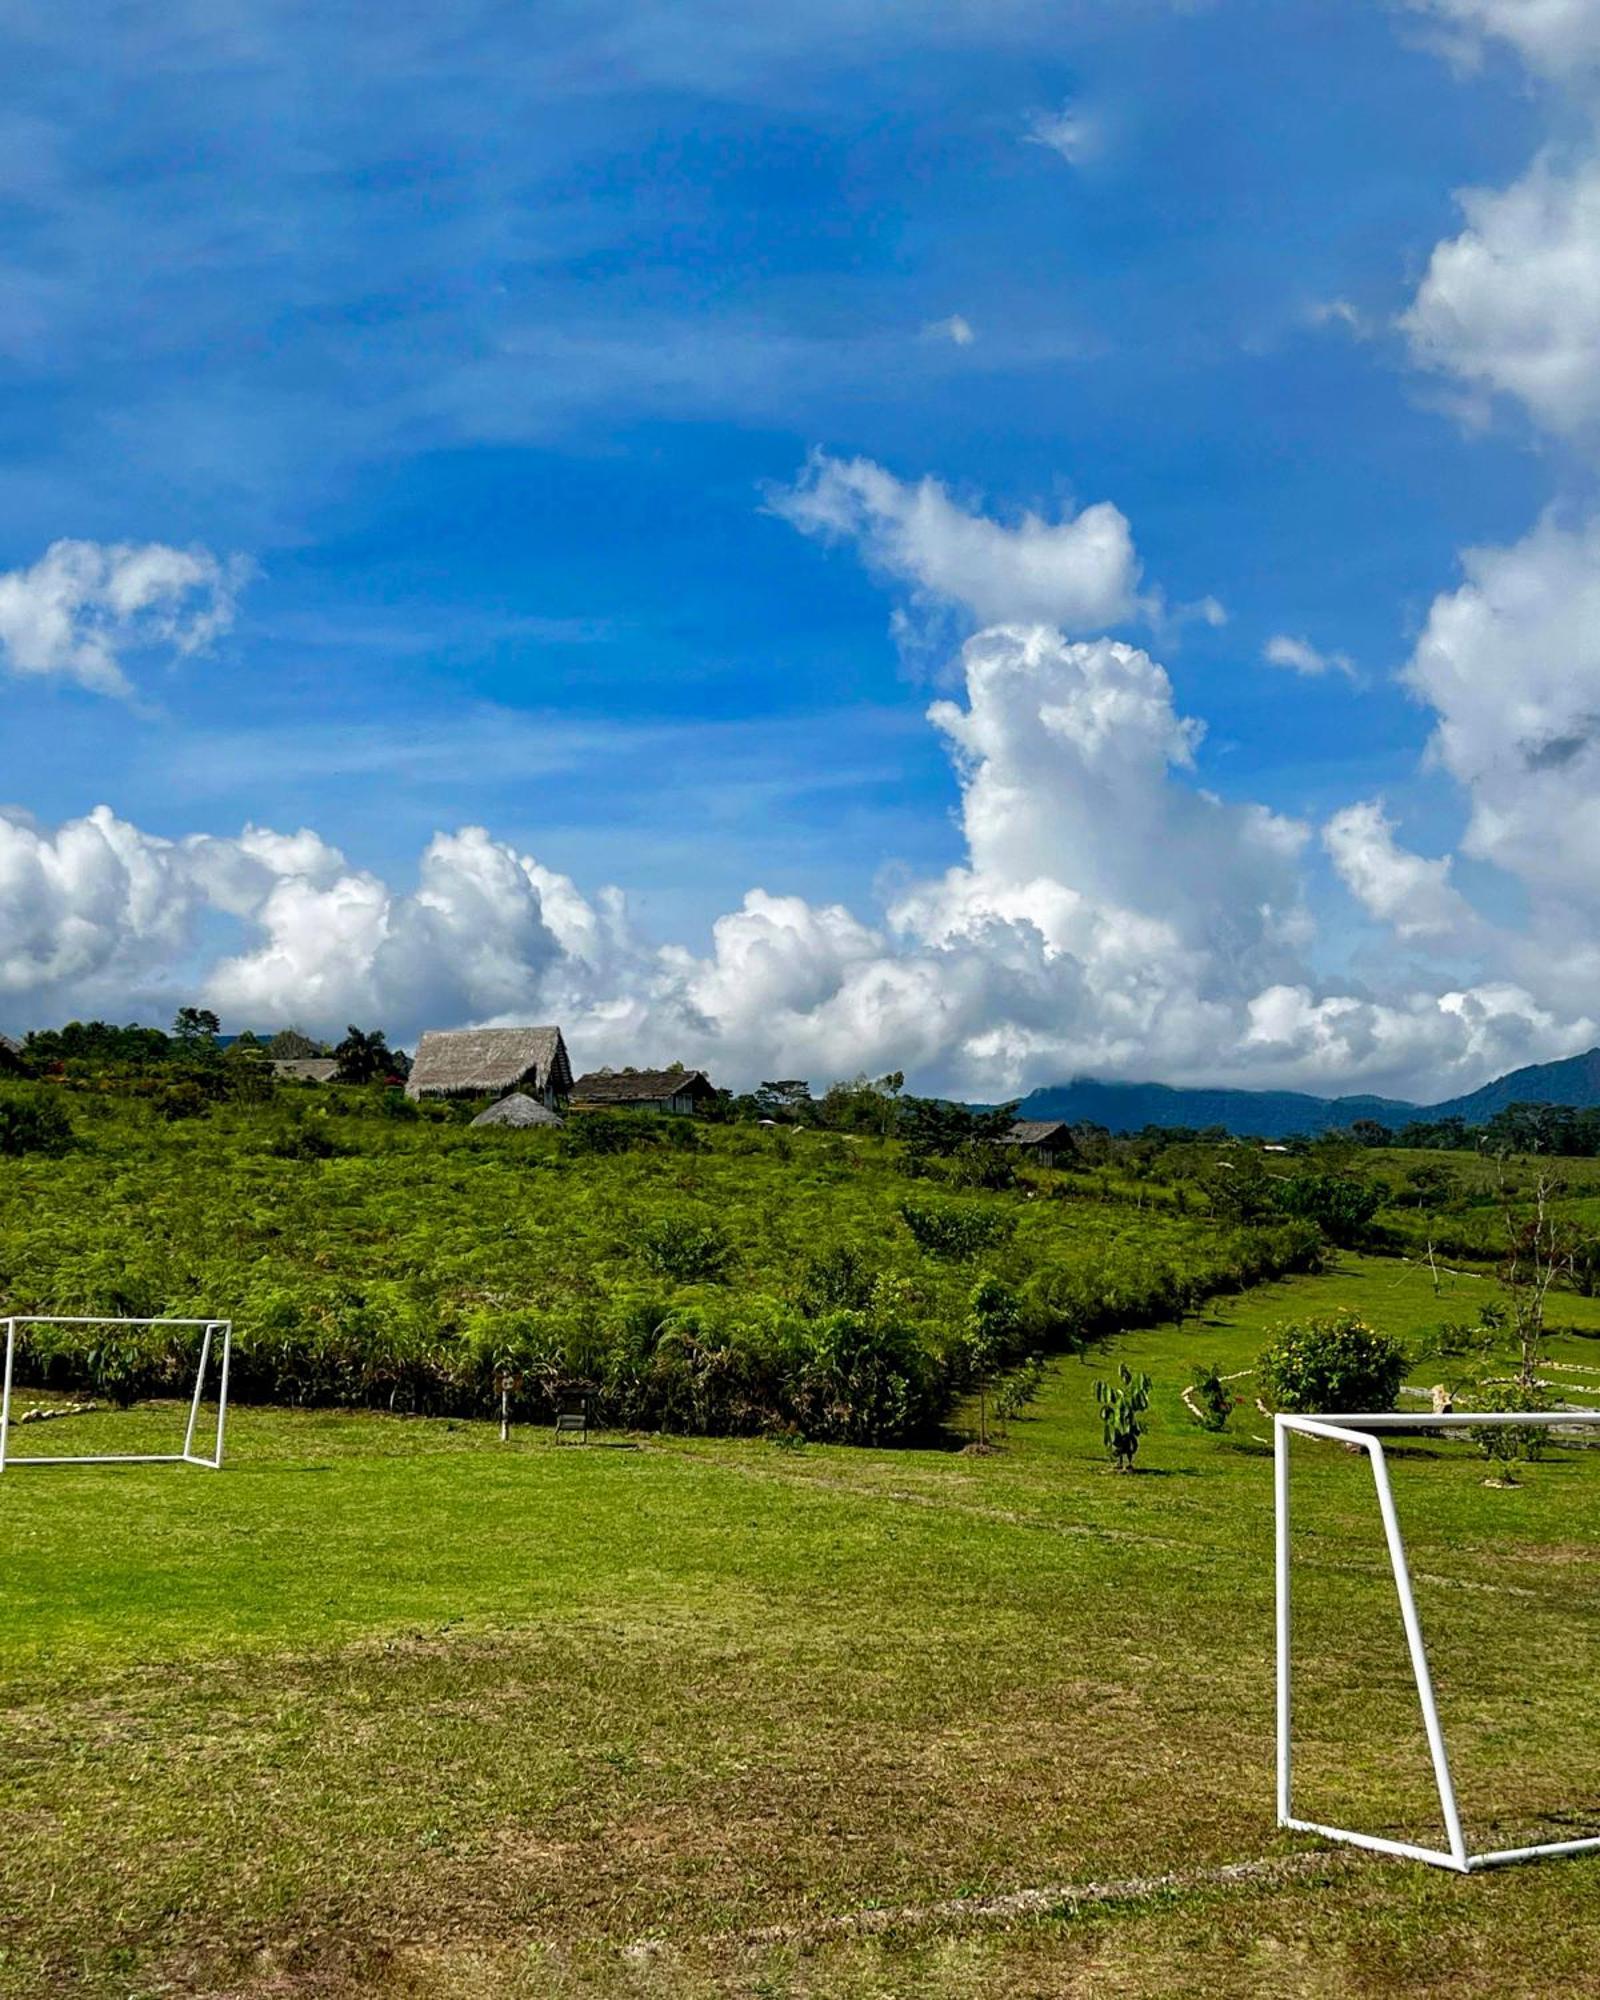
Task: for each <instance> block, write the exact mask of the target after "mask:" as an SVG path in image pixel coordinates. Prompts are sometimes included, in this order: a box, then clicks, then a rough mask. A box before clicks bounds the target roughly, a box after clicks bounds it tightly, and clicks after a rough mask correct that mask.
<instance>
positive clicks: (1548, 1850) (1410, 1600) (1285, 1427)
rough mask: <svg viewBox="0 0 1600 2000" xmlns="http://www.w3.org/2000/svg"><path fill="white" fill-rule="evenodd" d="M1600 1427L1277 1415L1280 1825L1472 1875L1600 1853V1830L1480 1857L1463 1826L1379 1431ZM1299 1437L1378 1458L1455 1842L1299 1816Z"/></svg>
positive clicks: (1391, 1415)
mask: <svg viewBox="0 0 1600 2000" xmlns="http://www.w3.org/2000/svg"><path fill="white" fill-rule="evenodd" d="M1594 1424H1600V1410H1485V1411H1482V1412H1479V1413H1477V1414H1474V1413H1472V1412H1471V1411H1462V1410H1451V1411H1433V1412H1431V1413H1421V1412H1411V1411H1383V1412H1381V1413H1376V1414H1371V1415H1356V1416H1322V1417H1300V1416H1286V1415H1279V1416H1275V1417H1274V1418H1273V1420H1272V1433H1273V1435H1272V1446H1273V1479H1274V1513H1275V1516H1276V1531H1277V1561H1276V1567H1277V1652H1278V1688H1277V1694H1278V1732H1277V1733H1278V1824H1279V1826H1281V1827H1286V1828H1288V1829H1290V1830H1291V1831H1293V1832H1295V1833H1315V1834H1320V1835H1321V1836H1322V1838H1323V1839H1324V1840H1338V1841H1343V1842H1345V1843H1346V1844H1347V1845H1349V1846H1351V1847H1365V1848H1369V1849H1371V1850H1372V1852H1373V1853H1375V1854H1391V1855H1399V1856H1401V1857H1402V1858H1403V1859H1405V1860H1408V1861H1425V1862H1427V1863H1428V1864H1429V1865H1430V1866H1432V1867H1435V1868H1450V1869H1454V1870H1455V1871H1456V1873H1458V1874H1461V1875H1472V1874H1476V1873H1478V1872H1479V1871H1480V1870H1481V1869H1485V1868H1506V1867H1510V1866H1511V1865H1512V1864H1513V1863H1515V1862H1519V1861H1545V1860H1550V1859H1553V1858H1554V1857H1555V1856H1557V1855H1562V1854H1588V1853H1592V1852H1594V1851H1595V1850H1597V1849H1600V1834H1593V1835H1589V1836H1587V1837H1586V1838H1584V1839H1582V1840H1548V1841H1540V1842H1536V1843H1535V1844H1534V1845H1533V1846H1531V1847H1505V1848H1500V1849H1497V1850H1495V1851H1494V1852H1490V1853H1474V1852H1473V1851H1472V1850H1471V1849H1470V1848H1469V1847H1468V1845H1467V1839H1466V1835H1465V1833H1464V1832H1463V1831H1462V1826H1461V1815H1460V1812H1459V1810H1458V1809H1457V1806H1456V1788H1455V1781H1454V1779H1453V1778H1452V1777H1451V1775H1450V1753H1449V1750H1448V1748H1447V1747H1446V1744H1445V1739H1444V1730H1443V1727H1442V1725H1441V1724H1440V1721H1439V1709H1438V1704H1437V1703H1436V1701H1435V1700H1434V1693H1433V1675H1432V1673H1431V1671H1430V1670H1429V1666H1428V1652H1427V1647H1426V1646H1425V1645H1424V1643H1423V1638H1422V1624H1421V1621H1420V1619H1419V1618H1418V1616H1417V1602H1416V1597H1415V1595H1414V1594H1413V1592H1412V1588H1411V1566H1410V1563H1409V1562H1408V1560H1407V1557H1406V1545H1405V1540H1404V1538H1403V1537H1402V1535H1401V1533H1400V1517H1399V1515H1398V1514H1397V1513H1396V1511H1395V1504H1394V1493H1393V1490H1392V1488H1391V1486H1390V1484H1389V1466H1388V1461H1387V1459H1386V1457H1385V1455H1384V1449H1383V1440H1382V1439H1381V1438H1380V1437H1379V1436H1378V1432H1380V1431H1396V1430H1408V1431H1417V1430H1441V1431H1442V1430H1467V1429H1471V1428H1478V1429H1483V1428H1486V1427H1488V1426H1491V1425H1495V1426H1505V1425H1516V1426H1517V1427H1519V1428H1522V1429H1527V1428H1530V1427H1533V1426H1538V1427H1540V1428H1542V1429H1545V1430H1551V1429H1554V1428H1555V1427H1557V1426H1558V1425H1578V1426H1581V1425H1594ZM1296 1434H1299V1435H1300V1436H1302V1437H1312V1438H1323V1439H1331V1440H1332V1441H1333V1442H1334V1443H1335V1444H1342V1445H1350V1446H1353V1447H1355V1448H1356V1449H1357V1450H1360V1451H1364V1452H1365V1453H1366V1455H1367V1457H1368V1458H1369V1459H1370V1460H1371V1463H1372V1477H1373V1483H1374V1485H1375V1486H1376V1488H1377V1494H1378V1511H1379V1513H1380V1514H1381V1515H1382V1517H1383V1533H1384V1539H1385V1541H1386V1542H1387V1544H1388V1550H1389V1565H1390V1568H1391V1570H1392V1571H1393V1573H1394V1585H1395V1592H1396V1594H1397V1596H1398V1597H1399V1600H1400V1618H1401V1622H1402V1623H1403V1624H1404V1626H1405V1633H1406V1647H1407V1650H1408V1652H1409V1653H1410V1656H1411V1671H1412V1674H1413V1677H1414V1678H1415V1681H1416V1687H1417V1699H1418V1702H1419V1703H1420V1705H1421V1709H1422V1722H1423V1727H1424V1729H1425V1730H1426V1732H1427V1738H1428V1753H1429V1755H1430V1757H1431V1758H1432V1760H1433V1775H1434V1782H1435V1784H1436V1785H1437V1787H1438V1792H1439V1809H1440V1812H1441V1814H1442V1816H1443V1818H1444V1826H1445V1836H1446V1839H1447V1840H1448V1842H1449V1846H1448V1848H1437V1847H1423V1846H1420V1845H1417V1844H1415V1843H1413V1842H1411V1841H1406V1840H1388V1839H1384V1838H1382V1837H1380V1836H1379V1835H1378V1834H1374V1833H1357V1832H1353V1831H1352V1830H1351V1829H1350V1828H1348V1827H1339V1826H1324V1825H1322V1824H1321V1823H1320V1822H1319V1821H1316V1820H1308V1819H1298V1818H1296V1816H1295V1813H1294V1805H1293V1797H1292V1790H1293V1775H1294V1745H1293V1729H1292V1703H1293V1690H1294V1656H1293V1648H1292V1645H1291V1640H1290V1607H1291V1588H1290V1557H1289V1440H1290V1438H1291V1437H1292V1436H1294V1435H1296Z"/></svg>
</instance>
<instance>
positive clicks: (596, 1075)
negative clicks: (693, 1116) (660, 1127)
mask: <svg viewBox="0 0 1600 2000" xmlns="http://www.w3.org/2000/svg"><path fill="white" fill-rule="evenodd" d="M716 1094H717V1092H716V1086H715V1085H714V1084H713V1083H712V1082H711V1080H710V1078H709V1077H708V1076H707V1075H706V1073H705V1071H704V1070H700V1069H634V1070H627V1071H622V1070H612V1069H597V1070H591V1071H590V1072H589V1074H588V1075H587V1076H580V1077H579V1078H578V1080H577V1082H576V1083H575V1084H574V1085H573V1086H572V1101H573V1103H574V1104H656V1103H659V1102H660V1101H661V1100H662V1099H663V1098H668V1097H715V1096H716Z"/></svg>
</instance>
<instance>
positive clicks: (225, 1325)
mask: <svg viewBox="0 0 1600 2000" xmlns="http://www.w3.org/2000/svg"><path fill="white" fill-rule="evenodd" d="M3 1324H4V1328H5V1344H6V1347H5V1371H4V1374H3V1376H0V1473H3V1472H8V1471H12V1470H14V1469H15V1468H16V1467H18V1466H23V1465H198V1466H200V1467H202V1468H203V1469H204V1470H206V1471H207V1472H220V1471H221V1469H222V1452H223V1443H224V1438H225V1434H226V1431H227V1423H228V1366H229V1363H230V1362H231V1361H232V1359H233V1321H232V1320H229V1319H169V1318H165V1317H160V1316H158V1317H155V1318H151V1319H135V1318H123V1317H114V1316H100V1315H75V1314H59V1313H12V1314H9V1315H8V1316H7V1317H6V1319H5V1320H4V1322H3ZM30 1326H81V1327H126V1326H167V1327H193V1328H195V1329H196V1330H197V1331H198V1332H199V1334H200V1355H199V1359H198V1361H197V1362H196V1364H195V1371H194V1388H193V1390H192V1392H191V1394H190V1396H189V1410H188V1419H187V1422H186V1423H185V1426H184V1432H183V1449H182V1450H181V1451H86V1452H65V1453H62V1452H56V1453H41V1454H34V1453H26V1454H19V1453H17V1452H15V1451H13V1449H12V1434H13V1430H14V1425H13V1422H12V1415H11V1406H12V1400H13V1394H12V1392H13V1388H14V1383H15V1376H16V1360H17V1341H18V1337H19V1334H20V1332H21V1330H22V1329H23V1328H25V1327H30ZM213 1362H215V1365H216V1372H217V1388H216V1398H217V1427H216V1433H215V1436H214V1438H213V1439H212V1440H211V1445H212V1448H211V1450H210V1451H209V1452H207V1451H205V1450H199V1451H197V1450H196V1449H195V1440H196V1434H197V1433H198V1431H199V1429H200V1412H201V1406H202V1404H203V1403H204V1402H205V1400H206V1381H207V1376H208V1374H209V1372H210V1370H211V1367H212V1365H213Z"/></svg>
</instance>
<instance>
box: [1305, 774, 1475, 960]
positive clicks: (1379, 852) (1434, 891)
mask: <svg viewBox="0 0 1600 2000" xmlns="http://www.w3.org/2000/svg"><path fill="white" fill-rule="evenodd" d="M1322 843H1323V846H1324V847H1325V848H1326V849H1327V851H1328V854H1329V856H1330V857H1331V859H1332V861H1333V865H1334V867H1335V868H1336V869H1337V870H1338V873H1339V877H1340V880H1341V881H1342V882H1343V883H1344V884H1345V886H1346V888H1348V889H1349V891H1350V893H1351V894H1352V895H1353V896H1354V897H1355V898H1356V900H1357V902H1359V903H1360V904H1361V906H1362V907H1363V908H1364V909H1365V910H1366V911H1367V912H1368V913H1369V915H1371V916H1373V917H1376V918H1377V919H1378V921H1379V922H1380V923H1385V924H1388V925H1390V926H1391V927H1392V928H1393V929H1394V931H1395V932H1396V934H1397V935H1398V936H1400V937H1402V938H1406V939H1419V940H1420V939H1427V940H1440V941H1450V942H1460V941H1462V940H1464V939H1468V938H1471V937H1472V935H1473V934H1474V932H1475V931H1476V930H1477V927H1478V920H1477V918H1476V916H1475V914H1474V912H1473V910H1472V907H1471V905H1470V904H1469V903H1468V902H1467V900H1466V898H1465V897H1464V896H1463V895H1462V894H1461V892H1460V891H1459V890H1458V889H1457V888H1456V887H1455V885H1454V884H1453V883H1452V882H1451V880H1450V865H1451V864H1450V857H1449V856H1448V855H1445V856H1442V857H1441V858H1439V859H1437V860H1433V861H1430V860H1427V859H1426V858H1425V857H1424V856H1422V855H1420V854H1413V853H1411V852H1410V851H1409V850H1408V849H1406V848H1403V847H1401V846H1400V845H1399V844H1398V843H1397V842H1396V840H1395V837H1394V822H1393V821H1392V820H1391V819H1390V818H1389V817H1388V815H1387V814H1386V813H1385V812H1384V809H1383V807H1382V805H1381V804H1380V803H1379V802H1378V801H1376V800H1370V799H1369V800H1367V801H1365V802H1363V803H1362V804H1360V805H1354V806H1346V807H1345V809H1344V810H1343V811H1342V812H1338V813H1335V814H1334V816H1333V818H1332V819H1330V820H1329V821H1328V824H1327V825H1326V826H1325V827H1324V828H1323V832H1322Z"/></svg>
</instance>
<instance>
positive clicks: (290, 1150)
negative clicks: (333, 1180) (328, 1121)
mask: <svg viewBox="0 0 1600 2000" xmlns="http://www.w3.org/2000/svg"><path fill="white" fill-rule="evenodd" d="M267 1150H268V1152H270V1153H271V1154H272V1157H273V1158H274V1159H275V1160H336V1159H338V1158H339V1156H340V1154H341V1153H342V1152H343V1151H344V1148H343V1147H342V1146H340V1145H339V1144H338V1142H337V1141H336V1140H334V1139H333V1138H332V1137H330V1135H329V1134H328V1133H327V1132H325V1131H324V1130H323V1129H322V1127H321V1126H320V1125H311V1124H306V1125H291V1126H290V1127H289V1129H288V1131H287V1132H280V1133H279V1135H278V1136H277V1138H276V1139H274V1140H273V1142H272V1144H271V1145H270V1146H269V1147H268V1148H267Z"/></svg>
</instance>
